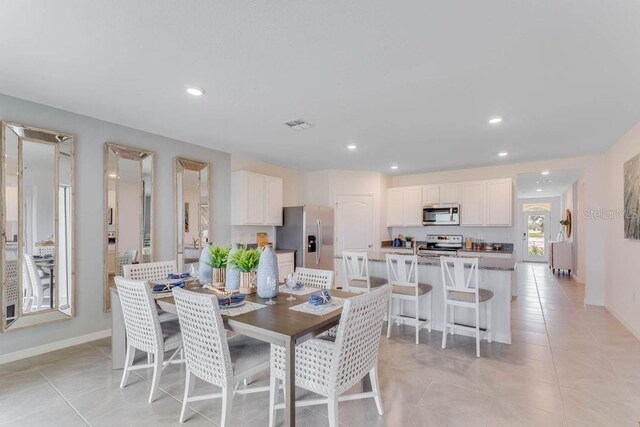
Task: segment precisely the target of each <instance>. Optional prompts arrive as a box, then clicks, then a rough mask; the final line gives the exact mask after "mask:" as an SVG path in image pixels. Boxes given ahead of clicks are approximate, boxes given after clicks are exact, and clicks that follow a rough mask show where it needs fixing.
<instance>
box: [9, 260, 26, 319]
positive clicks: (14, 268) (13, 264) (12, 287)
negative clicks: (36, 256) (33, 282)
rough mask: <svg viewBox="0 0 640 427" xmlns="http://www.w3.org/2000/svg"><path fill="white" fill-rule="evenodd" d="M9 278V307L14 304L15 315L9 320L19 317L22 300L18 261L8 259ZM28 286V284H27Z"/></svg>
mask: <svg viewBox="0 0 640 427" xmlns="http://www.w3.org/2000/svg"><path fill="white" fill-rule="evenodd" d="M5 274H6V280H7V307H11V306H13V316H12V317H11V318H7V320H13V319H14V318H16V317H18V303H19V302H21V301H20V300H21V298H20V289H19V288H20V287H19V286H18V285H19V283H18V261H17V260H8V261H7V269H6V273H5ZM25 286H26V284H25Z"/></svg>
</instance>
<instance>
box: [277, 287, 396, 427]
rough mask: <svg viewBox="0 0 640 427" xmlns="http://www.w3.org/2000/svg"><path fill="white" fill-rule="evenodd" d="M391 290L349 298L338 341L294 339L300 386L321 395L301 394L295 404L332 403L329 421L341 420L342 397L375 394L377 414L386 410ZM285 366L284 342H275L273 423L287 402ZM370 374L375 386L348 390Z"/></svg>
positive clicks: (372, 396)
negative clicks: (384, 352) (382, 354)
mask: <svg viewBox="0 0 640 427" xmlns="http://www.w3.org/2000/svg"><path fill="white" fill-rule="evenodd" d="M390 290H391V288H390V287H389V286H383V287H381V288H378V289H377V290H374V291H372V292H370V293H366V294H362V295H357V296H355V297H352V298H349V299H347V300H345V301H344V306H343V307H342V315H341V317H340V323H339V324H338V333H337V335H336V338H335V341H333V340H328V339H322V338H313V339H310V340H307V341H305V342H304V343H302V344H299V345H296V349H295V352H296V353H295V360H296V364H295V366H296V372H295V384H296V386H297V387H302V388H304V389H306V390H309V391H312V392H314V393H317V394H319V395H320V396H322V398H321V399H308V400H298V401H296V406H312V405H325V404H326V405H328V407H329V425H330V426H331V427H337V426H338V402H339V401H346V400H355V399H365V398H373V399H374V400H375V403H376V407H377V409H378V414H380V415H383V414H384V409H383V407H382V398H381V395H380V387H379V381H378V349H379V347H380V332H381V330H382V322H383V315H384V312H385V310H386V309H387V304H388V302H389V294H390ZM285 366H286V358H285V350H284V347H281V346H277V345H271V380H270V388H271V393H270V398H269V401H270V403H269V405H270V413H269V426H271V427H272V426H273V425H274V422H275V411H276V409H282V408H284V405H283V404H281V403H277V400H278V390H279V389H280V382H282V381H284V373H285ZM367 374H368V375H369V378H370V379H371V389H372V391H369V392H363V393H349V394H344V393H345V392H346V391H348V390H349V389H350V388H351V387H353V386H354V385H356V384H358V383H359V382H360V381H362V379H363V378H364V377H365V376H366V375H367Z"/></svg>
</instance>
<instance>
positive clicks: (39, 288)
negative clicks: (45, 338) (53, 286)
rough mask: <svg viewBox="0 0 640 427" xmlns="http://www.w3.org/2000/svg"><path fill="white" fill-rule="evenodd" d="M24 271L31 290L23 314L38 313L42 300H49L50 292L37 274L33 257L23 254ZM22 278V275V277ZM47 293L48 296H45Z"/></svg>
mask: <svg viewBox="0 0 640 427" xmlns="http://www.w3.org/2000/svg"><path fill="white" fill-rule="evenodd" d="M24 269H25V272H26V277H27V278H28V283H29V285H30V286H29V288H30V290H31V293H30V298H29V301H27V303H26V304H25V310H24V311H25V313H26V312H30V311H38V310H40V309H41V308H42V307H43V304H44V299H45V297H46V298H51V295H50V294H51V290H50V289H49V285H48V284H47V283H43V282H42V280H41V279H40V275H39V274H38V266H37V265H36V262H35V260H34V259H33V256H31V255H29V254H24ZM23 277H24V275H23ZM46 293H49V295H48V296H46V295H45V294H46Z"/></svg>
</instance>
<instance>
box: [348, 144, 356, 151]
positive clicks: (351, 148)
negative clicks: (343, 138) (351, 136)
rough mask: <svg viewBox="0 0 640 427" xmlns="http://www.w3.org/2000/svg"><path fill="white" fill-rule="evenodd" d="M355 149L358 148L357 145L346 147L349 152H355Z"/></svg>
mask: <svg viewBox="0 0 640 427" xmlns="http://www.w3.org/2000/svg"><path fill="white" fill-rule="evenodd" d="M357 148H358V146H357V145H355V144H349V145H347V149H348V150H351V151H353V150H355V149H357Z"/></svg>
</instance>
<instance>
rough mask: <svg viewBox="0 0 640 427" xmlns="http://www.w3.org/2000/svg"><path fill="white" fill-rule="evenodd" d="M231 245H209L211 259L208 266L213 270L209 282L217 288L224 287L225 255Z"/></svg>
mask: <svg viewBox="0 0 640 427" xmlns="http://www.w3.org/2000/svg"><path fill="white" fill-rule="evenodd" d="M230 250H231V246H219V245H211V246H209V254H210V258H211V261H209V264H208V265H209V267H211V269H212V270H213V274H212V280H211V284H212V285H213V286H215V287H217V288H224V282H225V276H226V274H225V273H226V268H227V257H228V256H229V251H230Z"/></svg>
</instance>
